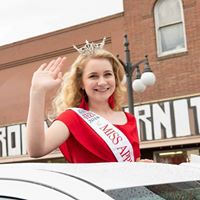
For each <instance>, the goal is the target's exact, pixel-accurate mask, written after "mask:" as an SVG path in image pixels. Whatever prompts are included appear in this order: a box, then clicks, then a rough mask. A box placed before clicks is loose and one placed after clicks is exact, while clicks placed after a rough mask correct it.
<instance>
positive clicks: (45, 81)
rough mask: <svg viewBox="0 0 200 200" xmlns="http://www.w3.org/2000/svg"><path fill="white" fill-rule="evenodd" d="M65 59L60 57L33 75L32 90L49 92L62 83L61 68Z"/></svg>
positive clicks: (43, 65) (41, 67)
mask: <svg viewBox="0 0 200 200" xmlns="http://www.w3.org/2000/svg"><path fill="white" fill-rule="evenodd" d="M65 59H66V58H65V57H63V58H61V57H59V58H57V59H56V60H52V61H50V62H49V63H44V64H42V65H41V66H40V67H39V68H38V70H37V71H35V72H34V74H33V78H32V85H31V87H32V89H34V90H41V91H43V92H47V91H49V90H52V89H54V88H56V87H57V86H58V85H59V84H60V83H61V82H62V72H61V68H62V66H63V64H64V61H65Z"/></svg>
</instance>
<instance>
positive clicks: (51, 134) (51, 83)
mask: <svg viewBox="0 0 200 200" xmlns="http://www.w3.org/2000/svg"><path fill="white" fill-rule="evenodd" d="M64 60H65V58H58V59H57V60H52V61H51V62H50V63H48V64H42V65H41V66H40V67H39V69H38V70H37V71H36V72H35V73H34V75H33V78H32V84H31V88H30V103H29V111H28V119H27V135H26V141H27V151H28V154H29V155H30V156H31V157H41V156H44V155H46V154H48V153H49V152H51V151H53V150H54V149H56V148H57V147H58V146H59V145H60V144H61V143H62V142H64V141H65V140H66V139H67V138H68V136H69V130H68V128H67V127H66V126H65V125H64V124H63V123H62V122H60V121H55V122H54V123H52V125H51V126H50V127H49V128H48V129H47V130H46V133H45V132H44V113H45V97H46V94H47V92H48V91H50V90H52V89H54V88H56V87H57V86H58V85H59V84H60V83H61V82H62V73H61V67H62V66H63V62H64Z"/></svg>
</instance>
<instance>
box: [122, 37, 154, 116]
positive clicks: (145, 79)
mask: <svg viewBox="0 0 200 200" xmlns="http://www.w3.org/2000/svg"><path fill="white" fill-rule="evenodd" d="M124 39H125V40H124V47H125V50H124V51H125V56H126V57H125V58H126V59H125V63H124V62H123V61H122V60H120V59H119V61H120V62H121V63H122V65H123V67H124V71H125V74H126V81H127V92H128V108H129V112H130V113H132V114H134V97H133V90H134V91H135V92H143V91H144V90H145V89H146V86H151V85H153V84H154V83H155V81H156V77H155V75H154V73H153V72H152V70H151V68H150V66H149V61H148V56H147V55H146V56H145V58H144V59H143V60H140V61H139V62H137V63H135V64H132V63H131V57H130V50H129V42H128V36H127V35H125V36H124ZM142 63H143V64H144V71H143V73H142V75H141V73H140V67H139V66H140V64H142ZM135 70H136V79H135V80H134V81H133V82H132V75H133V72H134V71H135Z"/></svg>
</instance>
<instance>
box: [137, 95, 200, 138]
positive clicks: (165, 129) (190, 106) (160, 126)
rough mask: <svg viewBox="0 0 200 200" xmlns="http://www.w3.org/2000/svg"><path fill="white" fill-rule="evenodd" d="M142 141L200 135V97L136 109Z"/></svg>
mask: <svg viewBox="0 0 200 200" xmlns="http://www.w3.org/2000/svg"><path fill="white" fill-rule="evenodd" d="M134 112H135V117H136V120H137V127H138V131H139V136H140V140H141V141H146V140H160V139H167V138H177V137H182V136H192V135H200V96H196V97H190V98H183V99H176V100H170V101H163V102H159V103H152V104H146V105H141V106H136V107H135V108H134Z"/></svg>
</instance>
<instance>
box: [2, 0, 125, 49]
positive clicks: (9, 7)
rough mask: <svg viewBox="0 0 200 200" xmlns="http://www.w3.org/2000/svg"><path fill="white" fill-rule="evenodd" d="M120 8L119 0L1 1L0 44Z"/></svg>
mask: <svg viewBox="0 0 200 200" xmlns="http://www.w3.org/2000/svg"><path fill="white" fill-rule="evenodd" d="M122 11H123V0H99V1H95V0H72V1H69V0H1V5H0V30H1V31H0V46H2V45H5V44H9V43H12V42H16V41H20V40H23V39H26V38H30V37H33V36H37V35H41V34H44V33H48V32H52V31H55V30H59V29H62V28H66V27H69V26H73V25H76V24H80V23H83V22H87V21H91V20H94V19H98V18H101V17H105V16H109V15H112V14H115V13H118V12H122Z"/></svg>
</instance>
